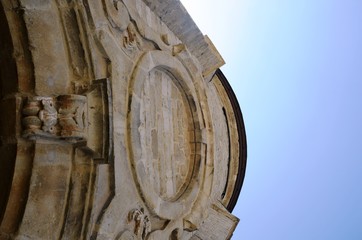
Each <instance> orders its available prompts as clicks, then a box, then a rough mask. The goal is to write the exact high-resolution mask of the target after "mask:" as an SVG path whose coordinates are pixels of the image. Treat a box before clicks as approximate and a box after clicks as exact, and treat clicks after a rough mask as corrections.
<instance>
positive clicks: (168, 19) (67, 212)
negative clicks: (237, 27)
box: [0, 0, 245, 240]
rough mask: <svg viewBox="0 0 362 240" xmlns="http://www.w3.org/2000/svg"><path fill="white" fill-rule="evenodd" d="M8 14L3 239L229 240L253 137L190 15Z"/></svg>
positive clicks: (172, 8)
mask: <svg viewBox="0 0 362 240" xmlns="http://www.w3.org/2000/svg"><path fill="white" fill-rule="evenodd" d="M0 6H1V10H0V23H1V24H0V33H2V38H1V40H0V51H1V53H2V54H1V55H0V63H2V64H1V65H0V83H1V84H0V87H1V91H0V92H1V104H0V106H1V109H2V110H3V113H4V115H2V117H1V118H0V121H1V122H0V123H1V124H0V125H1V128H0V130H1V131H0V133H1V145H0V153H1V155H2V156H3V159H1V162H0V166H1V168H0V169H1V170H0V172H1V173H2V174H1V177H0V180H1V183H2V184H1V185H0V187H1V191H0V193H1V194H0V239H149V240H150V239H154V240H156V239H157V240H159V239H184V240H186V239H227V238H230V236H231V235H232V232H233V230H234V229H235V226H236V224H237V222H238V219H237V218H236V217H234V216H233V215H231V213H230V212H229V210H230V209H232V207H233V205H234V204H235V201H236V200H235V198H236V197H237V194H238V191H240V187H241V183H242V178H243V176H244V171H245V158H244V156H245V149H244V148H243V147H242V146H245V133H244V132H243V131H244V130H243V129H244V127H243V125H242V119H240V116H241V113H240V112H238V111H239V109H238V108H237V107H236V105H235V99H234V98H233V97H232V95H231V90H230V89H229V88H228V87H227V86H226V85H225V82H226V79H224V78H223V77H222V75H220V73H218V71H217V68H218V67H220V66H221V65H222V64H223V60H222V58H221V57H220V55H219V54H218V53H217V51H216V49H215V47H214V46H213V45H212V43H211V41H210V40H209V39H208V38H207V37H204V36H203V35H202V33H201V32H200V31H199V29H198V28H197V26H196V25H195V24H194V22H193V21H192V19H191V18H190V16H189V15H188V13H187V12H186V10H185V9H184V7H183V6H182V4H181V3H180V2H179V1H178V0H167V1H146V0H136V1H133V0H132V1H131V0H123V1H120V0H116V1H111V0H105V1H62V0H61V1H55V2H48V1H28V0H21V1H19V2H17V1H13V0H4V1H2V2H1V4H0ZM11 52H14V54H11ZM215 73H216V74H215ZM3 116H9V118H8V119H6V118H5V117H3ZM230 206H232V207H231V208H230ZM214 226H217V227H214Z"/></svg>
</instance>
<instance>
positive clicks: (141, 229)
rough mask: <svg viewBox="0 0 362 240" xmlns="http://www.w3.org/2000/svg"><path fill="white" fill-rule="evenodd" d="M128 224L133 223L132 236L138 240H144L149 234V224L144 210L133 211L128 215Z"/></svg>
mask: <svg viewBox="0 0 362 240" xmlns="http://www.w3.org/2000/svg"><path fill="white" fill-rule="evenodd" d="M128 222H134V224H135V226H134V231H133V232H134V234H135V235H136V236H137V237H138V238H139V239H145V238H146V236H147V235H148V234H149V233H150V232H151V222H150V220H149V218H148V216H147V215H146V214H145V213H144V209H143V208H141V209H133V210H131V211H130V212H129V213H128Z"/></svg>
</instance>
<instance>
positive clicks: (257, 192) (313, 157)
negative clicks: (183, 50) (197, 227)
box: [182, 0, 362, 240]
mask: <svg viewBox="0 0 362 240" xmlns="http://www.w3.org/2000/svg"><path fill="white" fill-rule="evenodd" d="M182 3H183V4H184V5H185V7H186V9H187V10H188V11H189V13H190V15H191V16H192V18H193V19H194V21H195V22H196V24H197V25H198V26H199V28H200V29H201V31H202V32H203V33H204V34H206V35H208V36H209V37H210V39H211V40H212V42H213V43H214V45H215V46H216V48H217V49H218V51H219V52H220V54H221V55H222V56H223V58H224V60H225V62H226V65H225V66H223V67H222V68H221V70H222V71H223V72H224V74H225V76H226V77H227V78H228V80H229V82H230V84H231V85H232V87H233V89H234V91H235V93H236V95H237V97H238V100H239V103H240V106H241V109H242V112H243V115H244V121H245V125H246V131H247V140H248V141H247V143H248V164H247V172H246V176H245V181H244V185H243V189H242V191H241V194H240V197H239V200H238V203H237V206H236V208H235V209H234V211H233V214H234V215H236V216H237V217H238V218H239V219H240V222H239V225H238V227H237V229H236V231H235V233H234V236H233V238H232V239H240V240H243V239H245V240H344V239H346V240H361V239H362V1H360V0H343V1H341V0H338V1H337V0H303V1H298V0H224V1H215V0H182Z"/></svg>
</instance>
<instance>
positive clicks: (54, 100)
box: [22, 95, 86, 139]
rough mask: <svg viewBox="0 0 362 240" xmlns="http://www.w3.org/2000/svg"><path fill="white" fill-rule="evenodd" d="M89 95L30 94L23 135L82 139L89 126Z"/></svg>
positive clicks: (26, 106) (24, 110)
mask: <svg viewBox="0 0 362 240" xmlns="http://www.w3.org/2000/svg"><path fill="white" fill-rule="evenodd" d="M85 105H86V97H85V96H81V95H60V96H58V97H43V96H35V97H29V98H28V99H27V101H26V103H25V105H24V107H23V110H22V113H23V115H24V116H23V119H22V123H23V126H24V130H23V136H24V137H27V138H34V137H35V138H36V137H46V138H67V139H83V138H84V137H85V126H86V124H85V123H86V112H85Z"/></svg>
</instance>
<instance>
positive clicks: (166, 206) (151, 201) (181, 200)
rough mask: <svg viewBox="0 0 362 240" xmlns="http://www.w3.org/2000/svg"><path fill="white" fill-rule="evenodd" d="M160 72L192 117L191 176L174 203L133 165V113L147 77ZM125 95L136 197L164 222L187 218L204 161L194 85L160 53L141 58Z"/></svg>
mask: <svg viewBox="0 0 362 240" xmlns="http://www.w3.org/2000/svg"><path fill="white" fill-rule="evenodd" d="M153 69H157V70H161V71H164V72H166V73H167V74H168V75H169V76H170V77H172V78H174V80H175V82H176V83H177V85H178V88H179V89H180V90H183V93H184V95H185V96H186V99H187V101H188V105H189V107H190V111H191V114H192V117H193V125H194V140H195V141H194V143H193V144H194V146H193V147H192V148H193V149H194V151H193V152H192V153H191V156H190V157H192V160H191V161H190V165H189V167H190V168H189V170H190V171H192V175H191V177H190V178H189V182H188V183H186V184H187V185H188V186H187V187H186V188H185V190H184V191H183V193H182V194H180V195H179V196H178V198H177V199H172V200H164V199H162V198H161V197H160V196H159V195H158V194H157V193H156V192H155V191H154V190H153V188H152V187H151V186H150V184H149V183H148V182H147V180H146V179H145V178H144V175H145V172H144V170H142V168H140V167H139V166H138V165H137V160H138V159H139V158H140V152H141V151H140V149H139V148H137V146H140V139H139V137H140V136H139V132H138V127H133V126H134V124H136V123H137V122H138V121H139V115H137V114H139V113H138V112H137V111H134V110H135V109H138V108H139V104H140V99H141V97H140V92H141V89H142V85H143V82H144V80H145V79H146V77H147V75H148V74H149V73H150V72H151V71H152V70H153ZM129 89H130V91H129V93H128V115H127V140H128V147H129V155H130V156H129V159H130V163H131V167H132V173H133V176H134V179H135V183H136V185H137V188H138V190H139V193H140V196H141V197H142V199H143V200H144V201H145V203H146V205H147V206H148V208H149V209H150V210H151V211H152V212H154V213H155V214H157V215H158V216H159V217H161V218H164V219H175V218H179V217H182V216H185V215H187V213H188V212H189V211H190V210H191V208H192V206H193V202H194V201H195V200H196V198H197V196H198V193H199V190H200V182H202V181H199V180H198V179H199V176H200V175H201V176H202V173H200V169H201V164H202V163H203V162H204V160H203V159H202V156H203V157H206V156H205V155H203V154H201V148H200V147H198V143H197V142H198V139H196V138H197V136H201V134H200V132H201V130H200V128H201V127H200V122H199V120H198V119H200V116H201V115H202V112H201V109H200V108H198V107H197V104H196V103H198V101H199V100H198V97H197V94H196V91H195V85H194V82H193V80H192V77H191V76H190V74H189V72H188V71H187V69H186V68H185V67H184V65H183V64H182V63H181V62H180V61H179V60H178V59H177V58H175V57H173V56H172V55H170V54H168V53H165V52H162V51H150V52H147V53H146V54H144V55H143V56H142V57H141V58H140V60H139V62H138V64H137V66H136V68H135V69H134V71H133V73H132V75H131V79H130V83H129Z"/></svg>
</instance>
